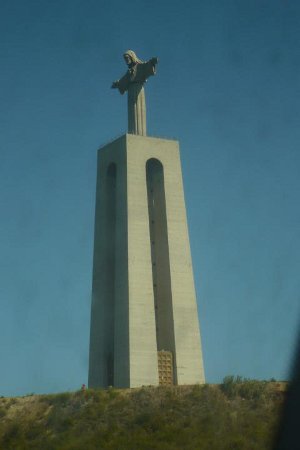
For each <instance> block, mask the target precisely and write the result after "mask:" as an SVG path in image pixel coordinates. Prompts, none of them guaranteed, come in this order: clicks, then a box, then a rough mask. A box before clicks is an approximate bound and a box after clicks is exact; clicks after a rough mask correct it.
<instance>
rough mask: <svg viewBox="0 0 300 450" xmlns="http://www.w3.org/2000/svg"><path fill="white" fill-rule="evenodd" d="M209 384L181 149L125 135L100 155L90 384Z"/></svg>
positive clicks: (135, 385) (142, 137)
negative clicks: (165, 377)
mask: <svg viewBox="0 0 300 450" xmlns="http://www.w3.org/2000/svg"><path fill="white" fill-rule="evenodd" d="M158 351H159V352H162V351H165V352H171V353H172V361H173V372H172V376H173V383H174V384H194V383H204V370H203V362H202V352H201V343H200V333H199V323H198V314H197V304H196V297H195V289H194V280H193V270H192V261H191V255H190V245H189V236H188V228H187V221H186V211H185V202H184V193H183V184H182V175H181V164H180V156H179V146H178V142H176V141H171V140H165V139H157V138H150V137H145V136H137V135H131V134H126V135H124V136H122V137H121V138H119V139H117V140H115V141H114V142H112V143H110V144H108V145H106V146H104V147H103V148H101V149H100V150H99V155H98V175H97V195H96V217H95V242H94V268H93V295H92V313H91V338H90V367H89V386H90V387H107V386H109V385H112V386H116V387H124V388H125V387H138V386H142V385H158V383H159V374H158Z"/></svg>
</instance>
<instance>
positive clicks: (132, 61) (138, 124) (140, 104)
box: [111, 50, 158, 136]
mask: <svg viewBox="0 0 300 450" xmlns="http://www.w3.org/2000/svg"><path fill="white" fill-rule="evenodd" d="M123 57H124V60H125V62H126V64H127V66H128V70H127V72H126V73H125V75H124V76H123V77H122V78H120V80H117V81H114V82H113V84H112V86H111V87H112V88H114V89H115V88H117V89H119V92H120V94H124V92H126V91H128V133H130V134H140V135H142V136H146V134H147V131H146V102H145V91H144V83H145V82H146V81H147V78H149V77H150V76H151V75H155V72H156V64H157V62H158V59H157V58H151V59H149V61H146V62H143V61H141V60H140V59H139V58H138V57H137V56H136V54H135V53H134V51H132V50H127V51H126V52H125V53H124V55H123Z"/></svg>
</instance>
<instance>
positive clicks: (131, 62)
mask: <svg viewBox="0 0 300 450" xmlns="http://www.w3.org/2000/svg"><path fill="white" fill-rule="evenodd" d="M123 57H124V59H125V62H126V64H127V66H128V67H132V66H135V64H141V63H142V62H143V61H141V60H140V59H139V58H138V57H137V56H136V54H135V53H134V51H133V50H127V51H126V52H125V53H124V54H123Z"/></svg>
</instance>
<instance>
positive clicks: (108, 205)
mask: <svg viewBox="0 0 300 450" xmlns="http://www.w3.org/2000/svg"><path fill="white" fill-rule="evenodd" d="M116 181H117V167H116V164H115V163H111V164H110V165H109V166H108V168H107V172H106V198H105V218H106V223H105V236H106V258H105V261H106V267H105V268H103V270H104V271H105V273H106V277H107V279H106V289H107V292H106V296H105V298H106V319H107V320H106V324H105V326H106V333H105V336H106V338H107V342H106V346H105V347H106V369H107V373H106V378H107V380H106V381H107V386H113V385H114V344H115V343H114V336H115V321H114V316H115V274H116Z"/></svg>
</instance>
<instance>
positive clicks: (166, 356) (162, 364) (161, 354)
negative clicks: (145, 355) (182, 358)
mask: <svg viewBox="0 0 300 450" xmlns="http://www.w3.org/2000/svg"><path fill="white" fill-rule="evenodd" d="M157 362H158V378H159V384H160V385H163V386H166V385H167V386H170V385H173V384H174V375H173V355H172V352H168V351H165V350H160V351H158V352H157Z"/></svg>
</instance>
